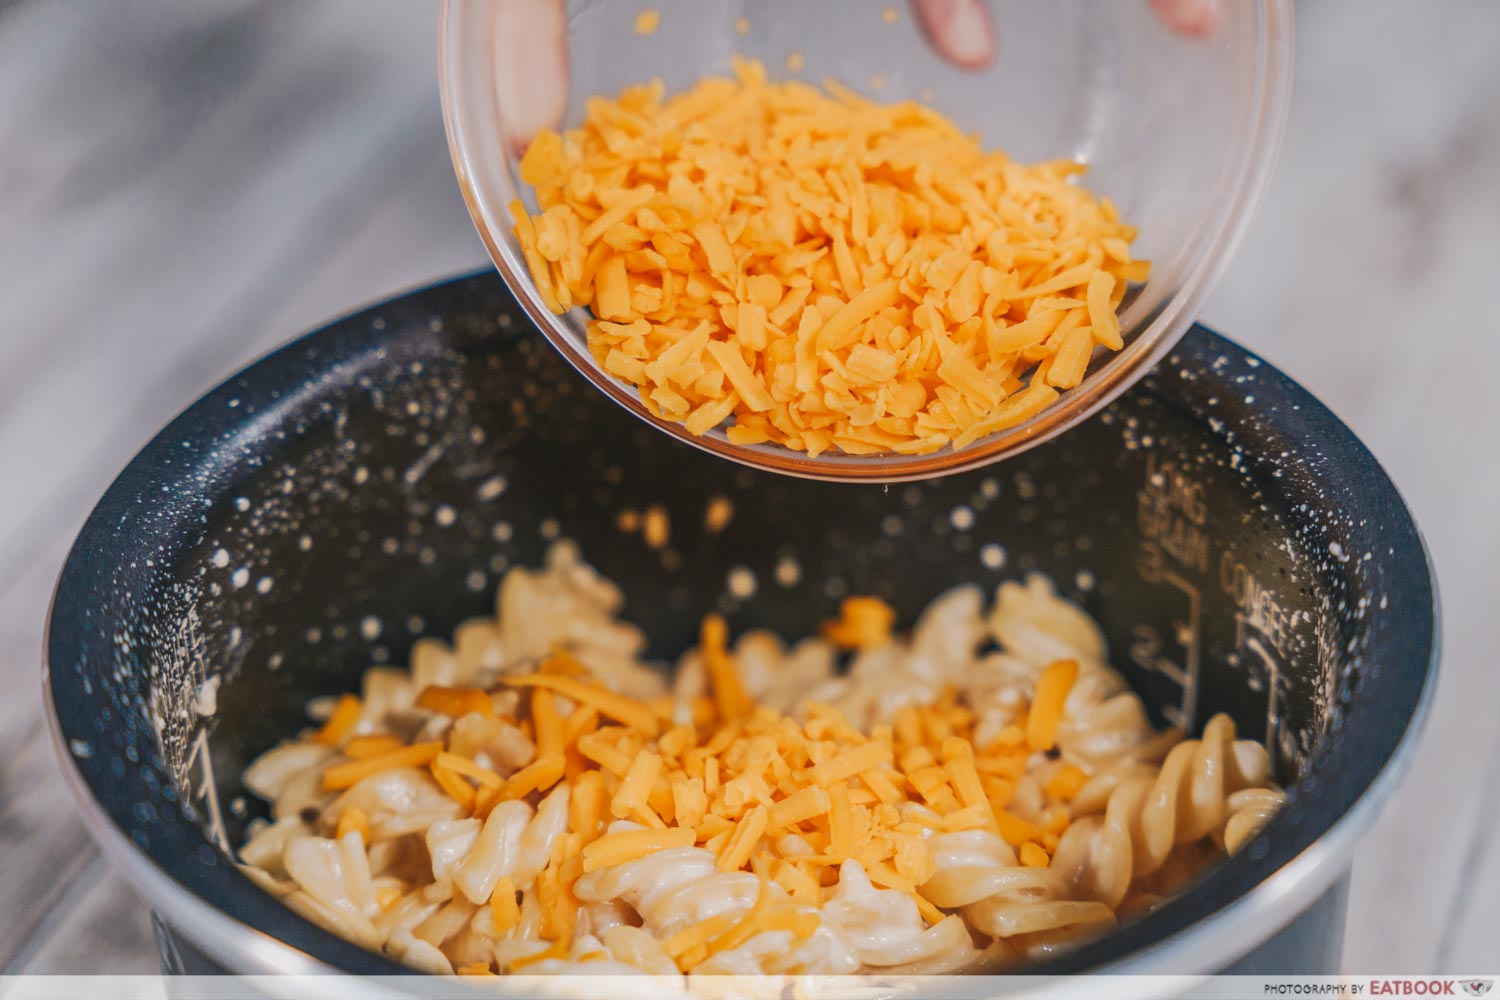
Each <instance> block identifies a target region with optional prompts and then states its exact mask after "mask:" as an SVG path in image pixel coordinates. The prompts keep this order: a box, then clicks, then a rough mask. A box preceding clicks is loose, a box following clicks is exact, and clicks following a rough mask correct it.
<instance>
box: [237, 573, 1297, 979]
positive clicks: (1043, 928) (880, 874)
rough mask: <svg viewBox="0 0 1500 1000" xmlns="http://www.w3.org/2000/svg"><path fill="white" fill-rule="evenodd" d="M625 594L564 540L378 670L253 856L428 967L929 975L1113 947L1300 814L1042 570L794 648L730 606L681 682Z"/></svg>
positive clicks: (315, 733)
mask: <svg viewBox="0 0 1500 1000" xmlns="http://www.w3.org/2000/svg"><path fill="white" fill-rule="evenodd" d="M541 595H546V597H545V606H546V607H547V608H548V609H549V610H548V612H547V613H546V614H547V615H550V616H552V617H551V618H545V616H544V618H538V617H537V615H536V614H535V613H534V612H531V613H528V612H527V611H526V609H534V608H537V607H542V606H544V605H543V604H542V603H537V602H538V601H541V600H543V598H542V597H541ZM618 596H619V595H618V591H616V590H614V588H613V587H612V585H610V584H608V583H607V582H606V581H603V580H601V579H599V578H598V577H597V576H595V575H594V574H593V573H592V570H590V569H589V568H588V567H587V566H585V565H583V564H582V563H581V562H579V561H578V557H577V554H576V552H575V551H574V550H573V549H572V547H571V546H570V545H567V544H565V543H560V544H559V545H558V546H557V547H555V548H554V550H553V552H552V553H551V554H550V555H549V568H548V569H547V570H546V571H544V572H541V573H535V574H533V573H531V572H530V571H527V570H513V571H512V572H511V573H510V574H508V575H507V577H506V579H505V580H504V581H503V583H502V586H501V596H500V600H499V602H498V607H499V610H500V613H499V616H498V617H497V618H496V619H494V620H491V621H489V622H481V623H477V624H476V623H469V624H466V625H465V626H464V628H465V630H466V631H465V637H464V639H463V641H460V642H459V643H457V644H456V646H453V647H450V646H448V645H447V644H446V643H437V642H435V641H433V640H423V642H422V643H419V645H418V649H417V650H416V651H414V654H413V666H412V668H411V670H409V671H406V670H395V669H392V668H375V669H372V670H371V671H369V672H368V673H367V675H366V680H365V685H364V687H365V689H364V691H363V692H362V696H361V697H355V696H353V695H348V696H345V698H343V699H341V700H340V701H339V702H338V703H337V705H336V707H335V708H334V711H333V714H332V715H331V716H330V717H329V720H328V722H327V723H325V724H324V725H323V726H322V728H320V729H317V730H310V731H309V732H308V733H306V734H305V735H304V736H303V737H302V738H301V739H298V740H294V741H289V742H287V743H284V744H282V745H281V746H279V747H277V748H275V749H273V750H271V751H270V752H269V753H267V754H266V755H264V756H263V757H261V758H260V759H259V760H258V761H256V762H255V763H254V764H253V765H252V766H251V767H250V768H249V770H248V771H247V772H246V776H245V780H246V784H247V785H248V786H249V787H250V788H252V789H253V790H255V791H256V792H257V793H259V794H261V795H262V796H264V797H265V798H266V799H268V800H269V801H270V802H271V804H272V810H271V815H272V818H273V822H269V823H267V822H264V821H262V822H260V823H259V824H258V825H257V828H256V829H255V830H254V832H253V836H252V837H251V839H250V840H249V842H248V843H246V844H245V846H244V847H243V848H242V850H241V858H242V860H243V862H244V865H245V870H246V871H247V872H249V873H250V874H251V875H252V877H254V878H255V879H256V880H257V881H258V882H260V883H261V884H262V885H263V886H265V887H266V888H268V889H269V890H271V891H273V892H275V893H276V894H278V895H279V896H280V897H281V898H282V899H283V900H284V901H285V902H286V903H287V905H289V906H291V907H293V908H294V909H296V910H297V911H298V912H299V913H302V914H303V915H305V916H307V917H308V918H309V919H312V920H314V921H316V922H319V923H321V924H323V925H324V926H327V927H329V928H331V929H332V930H334V931H336V932H338V933H340V934H343V935H344V936H346V937H348V938H349V939H351V940H353V941H356V942H357V943H360V944H363V945H365V946H367V947H377V948H383V949H384V950H385V951H386V953H387V954H390V955H391V956H393V957H395V958H397V959H398V960H401V961H405V962H407V963H408V964H412V965H414V966H416V967H418V968H422V969H427V970H429V971H444V972H455V971H456V972H459V973H461V974H466V975H470V974H483V973H487V972H495V973H504V972H515V971H518V970H525V971H526V972H528V973H531V972H565V971H571V970H574V969H575V968H576V967H578V966H579V965H580V964H581V963H588V965H589V968H590V969H591V971H610V970H615V971H621V972H624V971H646V972H653V973H662V972H669V973H671V972H681V973H708V972H730V973H790V972H811V973H820V974H822V973H849V972H859V971H863V972H871V971H901V972H936V971H951V970H956V969H961V968H964V967H967V966H970V965H972V964H974V963H976V962H980V961H986V962H999V963H1002V964H1003V963H1006V962H1010V963H1018V962H1023V961H1025V960H1027V959H1030V958H1033V957H1037V956H1040V955H1044V954H1051V953H1053V952H1054V951H1055V950H1056V949H1057V948H1058V947H1061V946H1064V945H1066V944H1068V943H1070V942H1075V941H1081V940H1085V939H1087V938H1089V937H1093V936H1096V935H1098V934H1100V933H1103V932H1105V931H1107V930H1108V929H1109V928H1110V927H1112V926H1113V925H1114V923H1115V921H1116V920H1117V919H1118V916H1119V915H1120V914H1124V913H1130V912H1138V911H1139V910H1141V909H1146V908H1149V907H1151V906H1153V905H1155V903H1156V901H1158V900H1159V899H1161V898H1162V897H1164V896H1166V895H1168V894H1170V893H1171V892H1173V891H1175V890H1176V889H1177V888H1178V887H1179V886H1181V885H1182V884H1183V883H1184V882H1185V881H1186V880H1187V879H1188V878H1190V877H1191V876H1192V874H1193V873H1194V872H1195V871H1196V870H1197V869H1198V868H1200V867H1201V866H1202V865H1203V864H1204V863H1205V862H1206V861H1207V860H1209V859H1210V858H1212V857H1214V856H1216V855H1218V854H1220V853H1222V852H1223V851H1224V850H1234V849H1237V848H1238V847H1240V846H1241V845H1243V844H1244V843H1246V842H1248V841H1249V840H1250V839H1251V838H1253V837H1254V836H1255V835H1256V832H1257V831H1258V830H1259V828H1260V826H1261V825H1262V824H1264V823H1265V822H1266V821H1267V819H1268V818H1269V817H1270V816H1271V815H1272V813H1274V811H1275V809H1276V808H1277V806H1278V805H1279V803H1280V793H1279V792H1278V791H1277V790H1276V789H1275V788H1274V787H1273V786H1271V784H1270V782H1269V774H1268V770H1269V767H1268V760H1267V755H1266V752H1265V750H1264V749H1263V748H1262V747H1260V746H1259V745H1258V744H1255V743H1253V742H1250V741H1245V740H1237V739H1235V735H1234V727H1233V724H1232V723H1230V722H1229V720H1228V718H1227V717H1225V716H1216V717H1214V718H1213V719H1211V720H1210V721H1209V722H1208V724H1207V726H1206V728H1205V730H1204V733H1203V736H1202V737H1201V738H1199V739H1195V740H1184V739H1182V738H1181V737H1180V735H1179V734H1172V733H1167V734H1161V733H1157V732H1156V731H1155V730H1153V729H1152V728H1151V727H1150V725H1149V724H1148V723H1147V722H1146V718H1145V713H1144V711H1143V709H1142V708H1141V706H1140V702H1139V701H1138V700H1137V699H1136V697H1135V696H1134V695H1133V694H1131V693H1129V692H1128V690H1126V688H1125V686H1124V684H1123V682H1122V681H1121V680H1120V678H1119V677H1118V675H1116V674H1115V673H1114V672H1113V671H1112V670H1110V669H1109V668H1108V667H1107V666H1106V665H1105V662H1104V659H1103V655H1104V646H1103V640H1102V637H1101V636H1100V634H1099V632H1098V629H1097V627H1096V626H1094V625H1093V623H1092V621H1091V620H1090V619H1088V617H1087V616H1086V615H1084V614H1083V612H1081V611H1080V610H1078V609H1077V608H1075V607H1073V606H1072V605H1069V604H1067V603H1066V602H1064V601H1062V600H1061V599H1059V598H1058V597H1056V596H1055V595H1054V594H1053V593H1052V591H1051V589H1050V587H1049V586H1048V585H1047V584H1046V583H1045V581H1042V580H1040V579H1033V580H1030V581H1028V582H1027V583H1026V584H1024V585H1023V584H1018V583H1006V584H1004V585H1002V586H1001V588H1000V591H999V593H998V595H997V599H996V601H995V603H994V606H993V608H992V609H990V610H989V611H988V613H986V612H985V610H984V606H983V600H982V598H981V596H980V594H979V593H978V591H977V590H976V589H975V588H959V589H957V590H954V591H951V592H949V593H948V594H945V595H943V596H941V597H939V598H938V599H937V600H936V601H934V602H933V604H932V605H931V606H930V607H929V608H928V609H927V611H925V612H924V613H923V615H922V616H921V618H920V619H919V620H918V621H917V623H916V626H915V628H914V629H913V631H912V632H911V634H910V635H909V636H904V635H901V634H899V633H897V632H896V631H894V629H893V628H892V625H893V624H894V622H895V619H896V614H895V611H894V610H893V609H891V608H890V607H889V606H887V605H885V604H884V603H883V602H881V601H879V600H877V599H875V598H870V597H860V598H851V599H850V600H848V601H846V602H845V603H844V605H843V607H842V609H841V611H840V615H839V617H838V618H837V619H835V620H834V621H832V622H830V623H829V625H828V627H827V628H826V629H825V635H827V636H828V638H827V639H811V640H807V641H804V642H803V643H801V644H799V645H797V646H796V647H793V648H792V649H787V648H786V647H785V646H783V645H782V643H781V642H780V640H778V639H776V638H775V637H774V636H771V635H770V634H768V633H764V632H751V633H747V634H745V635H743V636H740V637H739V638H738V640H737V641H734V642H731V641H730V637H729V632H728V626H727V623H726V622H725V621H724V620H723V619H722V618H720V617H718V616H716V615H710V616H708V618H707V619H706V620H705V621H704V623H703V627H702V630H701V636H700V637H701V644H700V646H699V647H698V648H697V649H696V650H692V651H690V652H689V653H688V654H686V656H685V657H684V658H683V661H682V663H681V665H680V667H679V669H678V671H677V673H676V677H675V680H674V682H673V686H672V689H671V690H670V691H669V690H667V688H666V686H665V684H664V681H663V676H664V675H663V673H659V672H656V671H654V670H652V669H650V668H649V667H647V666H646V665H645V664H642V663H641V662H640V661H639V660H638V659H637V656H638V653H639V650H640V649H641V647H642V644H643V642H642V637H641V636H640V634H639V633H638V632H637V631H636V630H634V629H633V628H631V627H630V626H628V625H624V624H623V623H621V622H619V621H617V620H616V619H614V618H613V611H614V610H615V609H616V608H618V606H619V600H618ZM508 609H521V610H520V613H512V612H511V611H509V610H508ZM1039 636H1040V637H1041V638H1040V639H1039ZM580 637H582V638H580ZM839 647H850V648H854V649H857V650H858V652H857V653H855V654H854V656H853V659H852V661H851V662H850V663H849V669H848V670H847V672H845V673H843V674H838V673H836V672H835V670H834V666H835V658H836V649H837V648H839ZM350 706H352V707H350ZM456 708H468V709H469V710H468V711H465V712H463V713H462V714H458V715H455V714H454V710H455V709H456Z"/></svg>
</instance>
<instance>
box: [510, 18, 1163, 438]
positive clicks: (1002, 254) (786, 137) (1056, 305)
mask: <svg viewBox="0 0 1500 1000" xmlns="http://www.w3.org/2000/svg"><path fill="white" fill-rule="evenodd" d="M651 13H652V12H649V11H645V12H642V15H641V16H642V18H644V23H645V24H648V25H649V26H650V27H651V28H652V30H654V27H655V20H654V19H652V18H650V17H648V16H647V15H649V14H651ZM642 24H643V22H642V21H638V22H637V28H638V29H639V28H640V27H642ZM800 68H801V67H800V65H799V60H798V59H797V58H796V54H795V53H794V54H793V56H792V57H791V58H789V60H788V69H789V71H791V72H796V71H797V69H800ZM881 82H882V83H883V81H881ZM1084 170H1085V168H1084V167H1083V166H1082V165H1080V164H1078V163H1074V162H1072V161H1055V162H1046V163H1039V164H1035V165H1031V166H1026V165H1022V164H1018V163H1014V162H1012V161H1011V160H1010V159H1009V158H1008V157H1006V156H1005V154H1004V153H1001V152H998V151H991V152H985V151H984V150H982V149H981V147H980V146H979V144H978V141H977V140H976V139H975V138H974V137H972V136H969V135H967V134H965V133H964V132H963V131H962V130H961V129H959V127H958V126H956V125H955V124H954V123H953V122H951V121H949V120H948V119H946V118H944V117H943V116H942V115H940V114H938V113H937V112H936V111H933V110H932V109H930V108H927V107H924V106H922V105H920V104H917V103H914V102H911V101H906V102H901V103H895V104H881V103H877V102H874V101H871V100H868V99H866V98H863V97H860V96H858V95H856V94H854V93H853V92H851V91H849V90H848V89H847V88H844V87H841V86H839V85H837V84H835V83H832V82H829V83H826V84H825V87H824V88H823V89H821V90H820V89H818V88H815V87H812V86H809V85H807V84H803V83H799V82H795V81H788V82H780V83H773V82H770V81H768V80H767V78H766V70H765V67H764V66H763V65H762V64H760V63H758V62H755V61H750V60H736V62H735V74H734V76H733V78H723V77H712V78H708V79H705V80H702V81H701V82H699V83H698V84H697V85H696V86H695V87H693V88H691V89H689V90H687V91H685V92H683V93H680V94H676V95H674V96H672V97H666V96H665V95H664V88H663V86H662V84H661V83H660V82H659V81H657V82H653V83H651V84H647V85H641V86H635V87H629V88H626V89H625V90H624V91H623V92H621V93H620V95H619V96H618V97H616V98H614V99H612V100H611V99H608V98H602V97H596V98H592V99H591V100H590V101H589V105H588V113H587V116H586V119H585V121H584V123H583V125H582V127H581V128H579V129H576V130H574V131H570V132H568V133H567V134H566V135H559V134H557V133H555V132H543V133H542V134H540V135H539V136H538V137H537V138H536V139H535V140H534V141H533V142H532V144H531V146H530V148H529V149H528V150H527V152H526V154H525V156H524V157H523V158H522V160H521V164H520V172H521V177H522V180H523V181H525V182H526V183H527V184H529V185H531V186H532V187H533V189H534V191H535V195H536V201H537V204H538V206H539V211H537V212H536V213H530V212H528V211H527V210H526V208H525V206H523V205H522V204H521V203H520V202H519V201H517V202H515V203H513V204H512V205H511V213H512V215H513V217H514V219H515V227H516V236H517V239H518V240H519V241H520V244H521V247H522V252H523V255H524V257H525V259H526V262H527V266H528V268H529V269H530V271H531V275H532V279H533V281H534V283H535V285H536V287H537V291H538V294H539V295H540V296H541V298H542V300H543V302H544V303H545V304H546V305H547V307H548V308H550V309H552V310H554V311H557V312H563V311H566V310H567V309H569V308H571V307H573V306H575V305H578V306H586V307H588V308H589V309H591V310H592V312H593V314H594V319H593V320H592V321H591V322H590V324H589V328H588V339H589V348H590V350H591V352H592V353H593V355H594V357H595V359H596V360H597V361H598V363H599V364H600V365H601V366H602V367H603V369H604V370H605V371H606V372H608V373H609V374H611V375H613V376H615V377H617V378H620V379H622V380H624V381H626V382H628V383H630V384H632V385H634V386H636V387H637V388H638V389H639V391H640V394H641V400H642V402H643V404H644V405H645V406H646V407H647V408H648V409H649V410H651V412H653V413H655V414H657V415H658V416H660V417H663V418H665V419H669V420H674V421H679V422H682V423H684V424H686V426H687V427H688V429H689V430H690V431H691V432H692V433H695V434H703V433H706V432H707V431H709V430H710V429H712V428H714V427H717V426H720V425H721V424H725V423H726V421H727V422H728V426H727V428H726V431H725V433H726V434H727V436H728V437H729V439H730V440H731V441H733V442H735V443H739V444H754V443H760V442H767V441H769V442H774V443H777V444H780V445H783V446H785V447H788V448H792V449H795V450H798V451H805V452H807V453H808V454H809V455H817V454H819V453H821V452H824V451H830V450H838V451H841V452H844V453H846V454H855V455H862V454H880V453H892V452H894V453H903V454H920V453H927V452H932V451H936V450H938V449H940V448H943V447H946V446H953V447H963V446H965V445H967V444H969V443H971V442H973V441H976V440H978V439H979V438H982V437H985V436H987V435H989V434H992V433H995V432H997V431H1001V430H1004V429H1006V428H1009V427H1013V426H1016V425H1018V424H1020V423H1023V422H1024V421H1026V420H1028V419H1030V418H1031V417H1033V416H1035V415H1036V414H1038V413H1040V412H1041V411H1042V410H1044V409H1046V408H1047V407H1048V406H1050V405H1051V404H1052V403H1053V402H1054V401H1055V400H1056V399H1057V398H1058V395H1059V392H1060V391H1066V390H1067V389H1070V388H1072V387H1074V386H1076V385H1078V384H1079V382H1081V381H1082V379H1083V377H1084V375H1085V373H1086V371H1087V367H1088V364H1089V362H1090V360H1091V358H1092V356H1093V354H1094V352H1095V348H1096V347H1101V348H1104V349H1106V350H1119V349H1120V348H1121V347H1122V346H1123V341H1122V339H1121V335H1120V324H1119V318H1118V314H1117V310H1118V308H1119V306H1120V303H1121V301H1122V299H1123V297H1124V295H1125V293H1126V289H1127V285H1128V284H1129V283H1130V282H1131V281H1140V280H1143V279H1144V278H1145V277H1146V276H1147V274H1148V272H1149V269H1150V265H1149V264H1148V263H1147V262H1145V261H1140V260H1134V259H1132V258H1131V256H1130V252H1129V247H1130V243H1131V242H1132V241H1133V240H1134V238H1135V235H1136V233H1135V230H1134V229H1133V228H1132V227H1130V226H1127V225H1124V224H1123V223H1121V222H1120V221H1119V219H1118V215H1117V213H1116V210H1115V208H1114V206H1113V205H1112V204H1111V203H1110V202H1109V201H1108V200H1107V199H1100V198H1096V197H1095V196H1094V195H1092V194H1091V193H1090V192H1088V191H1087V190H1085V189H1084V188H1082V187H1080V186H1078V185H1077V184H1075V183H1073V180H1074V178H1076V177H1077V176H1078V175H1079V174H1081V173H1083V172H1084Z"/></svg>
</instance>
